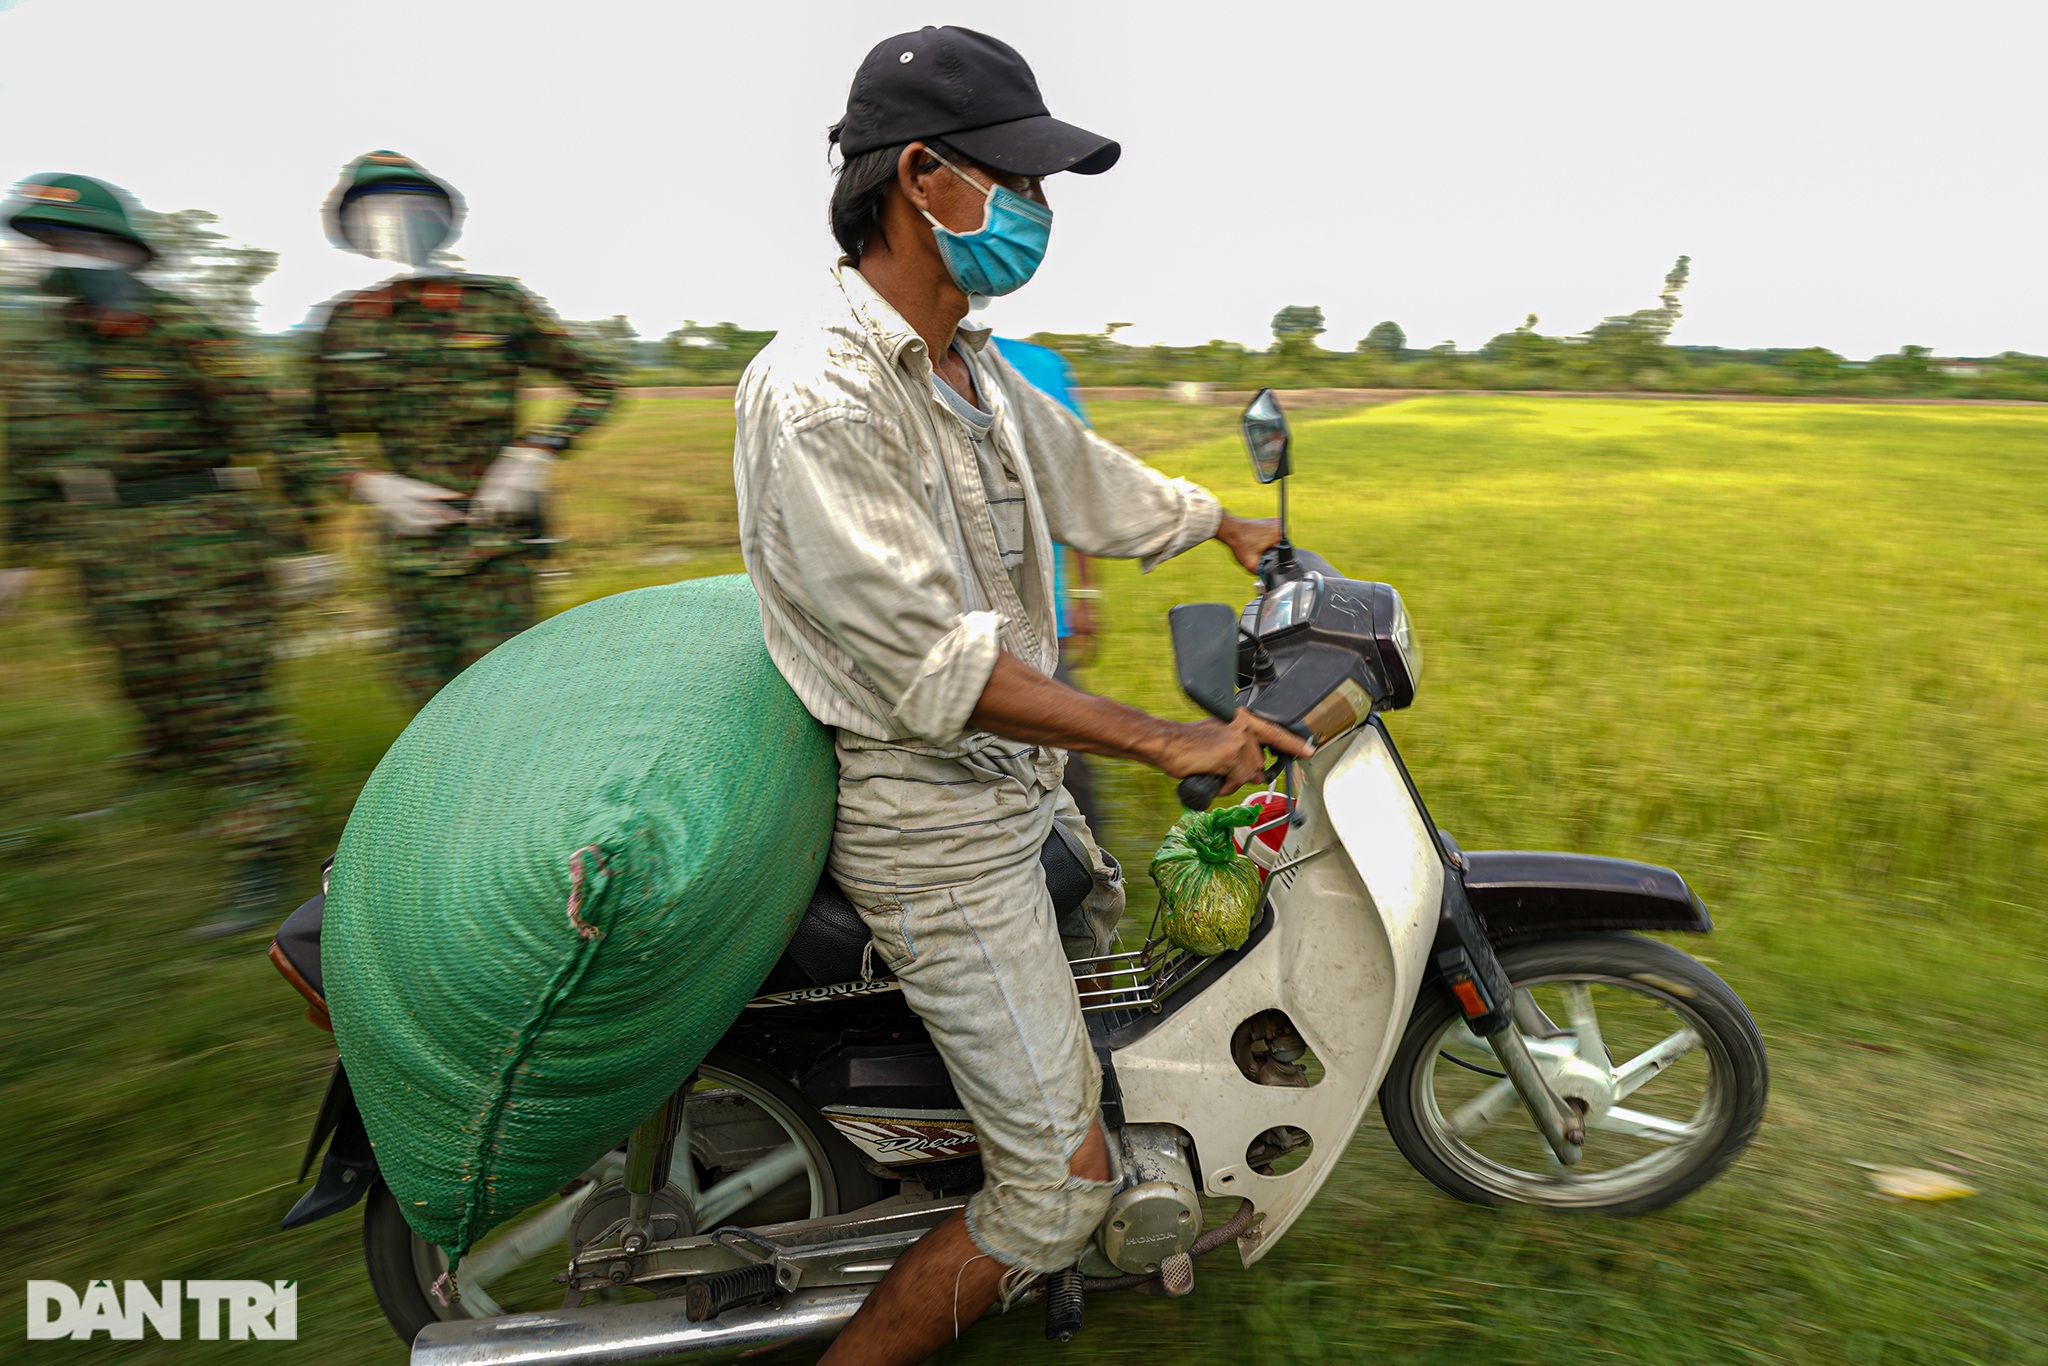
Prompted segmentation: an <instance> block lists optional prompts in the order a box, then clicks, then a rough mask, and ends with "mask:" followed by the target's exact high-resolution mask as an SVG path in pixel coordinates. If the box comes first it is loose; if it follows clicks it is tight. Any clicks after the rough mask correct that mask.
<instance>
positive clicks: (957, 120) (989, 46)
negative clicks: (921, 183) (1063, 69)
mask: <svg viewBox="0 0 2048 1366" xmlns="http://www.w3.org/2000/svg"><path fill="white" fill-rule="evenodd" d="M834 131H835V133H836V136H837V138H838V142H839V151H840V154H841V155H843V156H849V157H854V156H859V155H860V154H861V153H863V152H873V151H876V150H879V149H880V148H883V147H897V146H901V145H902V144H903V143H906V142H921V141H924V140H926V139H929V138H943V139H944V140H945V142H946V145H947V146H949V147H952V148H955V149H957V150H958V151H959V152H961V153H962V154H963V155H965V156H969V157H972V158H973V159H974V160H976V161H978V162H980V163H981V164H982V165H984V166H993V167H994V168H995V169H997V170H999V171H1008V172H1010V173H1011V174H1012V175H1028V176H1041V175H1051V174H1052V173H1053V172H1055V171H1073V172H1074V173H1076V174H1077V175H1099V174H1100V173H1102V172H1103V171H1106V170H1108V169H1109V168H1110V167H1112V166H1114V165H1116V159H1117V158H1118V157H1119V156H1121V155H1122V154H1123V148H1121V147H1119V146H1118V145H1117V144H1116V143H1114V142H1112V141H1110V140H1109V139H1108V138H1106V137H1103V136H1102V135H1101V134H1099V133H1091V132H1089V131H1087V130H1086V129H1084V128H1076V127H1074V125H1073V124H1071V123H1061V122H1060V121H1059V120H1058V119H1056V118H1054V117H1053V116H1052V115H1051V114H1049V113H1047V112H1046V108H1045V99H1044V97H1043V96H1041V95H1040V94H1039V93H1038V79H1037V78H1036V77H1035V76H1033V75H1032V74H1031V67H1030V65H1029V64H1028V63H1026V62H1025V60H1024V58H1023V57H1022V56H1021V55H1019V53H1018V51H1017V49H1016V48H1013V47H1011V46H1010V45H1009V44H1008V43H1005V42H1002V41H1001V40H999V39H996V38H991V37H989V36H988V35H987V34H986V33H976V32H975V31H974V30H973V29H967V28H953V27H951V26H950V25H949V26H947V27H945V28H934V27H932V26H931V25H929V24H927V25H926V26H925V27H923V28H921V29H919V30H918V31H917V32H915V33H900V34H898V35H897V36H896V37H894V38H890V39H888V40H887V41H885V42H881V43H877V44H876V45H875V48H874V50H873V51H872V52H870V53H868V55H867V59H866V60H865V61H863V62H862V63H861V64H860V70H858V71H856V72H854V73H853V88H852V89H851V90H849V91H847V92H846V117H845V118H844V119H842V120H840V123H839V126H838V128H837V129H836V130H834Z"/></svg>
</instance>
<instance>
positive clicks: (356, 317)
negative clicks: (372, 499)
mask: <svg viewBox="0 0 2048 1366" xmlns="http://www.w3.org/2000/svg"><path fill="white" fill-rule="evenodd" d="M525 370H542V371H546V372H548V373H550V374H552V375H554V376H555V377H556V378H557V379H560V380H562V381H563V382H564V383H566V384H568V385H569V386H570V387H571V388H573V389H574V390H575V391H576V394H577V398H576V401H575V403H574V404H573V405H572V406H571V407H570V409H569V411H568V413H566V414H565V415H564V416H563V417H562V419H561V421H559V422H557V423H554V424H552V425H551V426H547V427H542V428H539V429H537V430H535V431H532V432H526V433H522V432H521V431H520V430H519V413H518V406H519V379H520V374H521V372H522V371H525ZM613 392H614V385H613V381H612V377H611V376H610V375H609V374H607V373H606V372H605V370H604V367H603V366H601V365H600V364H599V363H598V362H597V360H596V359H595V358H594V357H592V356H591V355H590V354H589V353H588V352H586V351H585V350H584V349H583V348H582V347H581V346H579V345H577V344H576V342H575V341H574V340H573V339H571V338H570V336H569V334H568V331H567V329H565V328H564V327H563V326H562V324H561V323H560V322H558V321H557V320H556V319H555V316H554V315H553V314H552V313H550V312H549V311H548V308H547V306H546V305H545V304H543V303H541V301H540V300H538V299H536V298H534V297H533V296H532V295H531V294H528V293H527V292H526V291H525V290H524V289H523V288H521V287H520V286H519V284H518V283H517V282H516V281H513V280H506V279H498V278H493V277H490V276H467V275H463V276H448V275H439V276H425V277H413V278H410V279H404V280H398V281H394V282H392V283H390V284H387V285H382V286H380V287H378V288H376V289H366V290H363V291H361V292H359V293H355V294H346V295H343V296H342V297H341V298H339V299H337V300H335V301H334V303H333V304H331V305H329V308H328V312H327V317H326V319H325V321H324V323H323V325H322V326H321V329H320V341H319V349H318V351H317V352H316V353H315V357H314V361H313V407H314V412H313V415H312V431H313V435H314V436H315V437H316V438H325V439H331V438H333V437H335V436H337V435H338V434H340V433H342V432H373V433H375V434H376V436H377V441H378V444H379V445H380V446H381V447H382V448H383V453H384V459H385V460H386V461H387V462H388V463H389V465H390V467H391V468H392V470H394V471H396V472H397V473H399V474H404V475H410V476H412V477H413V478H415V479H426V480H430V481H432V482H434V483H436V484H440V485H443V486H444V487H447V488H451V489H454V490H455V491H456V492H458V493H461V494H465V495H467V494H469V493H472V492H474V491H475V489H476V486H477V483H478V481H479V480H481V479H482V478H483V473H484V470H485V468H486V467H487V466H488V465H489V464H490V463H491V461H492V459H493V458H495V457H496V456H497V454H498V452H499V451H500V450H502V449H504V448H505V447H506V446H509V445H511V444H512V443H513V442H514V441H515V440H517V439H519V438H520V437H521V436H522V435H524V436H529V437H535V436H537V437H543V438H547V439H549V440H550V441H552V442H558V443H561V444H567V443H568V442H569V441H571V440H573V439H574V438H575V437H576V436H577V435H579V434H580V433H582V432H583V431H584V430H585V429H586V428H588V427H590V426H592V425H594V424H595V423H597V422H598V421H599V420H600V419H602V418H603V417H604V415H605V412H606V411H607V410H608V409H609V408H610V407H611V403H612V395H613Z"/></svg>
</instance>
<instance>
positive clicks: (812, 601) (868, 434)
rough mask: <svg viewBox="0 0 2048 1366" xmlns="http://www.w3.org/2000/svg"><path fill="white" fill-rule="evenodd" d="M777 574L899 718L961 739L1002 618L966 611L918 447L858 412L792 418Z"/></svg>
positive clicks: (781, 479) (780, 479)
mask: <svg viewBox="0 0 2048 1366" xmlns="http://www.w3.org/2000/svg"><path fill="white" fill-rule="evenodd" d="M770 493H771V496H772V498H773V499H774V513H773V516H774V517H775V519H776V520H777V521H778V522H779V523H780V528H779V529H780V532H781V534H780V535H779V536H777V537H776V538H775V540H776V542H777V545H776V558H778V559H780V560H782V561H783V563H782V564H781V565H780V566H778V567H777V568H776V572H775V577H776V579H777V581H778V582H779V583H780V584H781V585H782V587H783V588H784V590H785V591H786V592H788V593H789V596H790V598H791V600H792V602H794V604H795V605H796V606H797V607H799V608H800V609H801V610H802V611H803V612H804V614H805V615H806V616H808V617H809V618H810V619H811V620H812V621H813V622H815V623H816V624H817V626H818V627H819V628H820V629H821V630H822V631H823V632H824V633H825V635H826V636H828V637H829V638H830V639H831V641H832V642H833V644H835V645H837V646H838V647H839V649H841V650H842V651H844V652H845V654H846V655H847V657H848V658H849V659H850V660H852V662H853V664H854V666H855V667H856V668H858V669H859V670H860V672H861V674H862V675H863V677H864V679H865V681H866V682H867V683H868V684H869V686H871V687H872V688H873V689H874V691H875V692H876V693H877V694H878V695H879V696H880V697H881V698H882V699H883V701H884V702H886V703H887V704H888V705H889V707H890V708H891V709H892V710H891V718H892V720H893V721H894V722H895V724H896V725H897V726H898V727H900V728H901V729H902V730H904V731H906V732H908V733H909V734H911V735H913V736H916V737H917V738H918V739H920V740H924V741H926V742H928V743H930V744H934V745H950V744H954V743H956V742H957V741H958V740H959V739H960V737H961V736H962V735H963V734H964V733H965V732H966V730H967V718H968V717H969V716H970V715H971V714H972V713H973V711H974V708H975V705H976V703H978V702H979V701H980V700H981V694H982V690H983V689H984V688H986V687H987V686H988V679H989V675H990V673H992V672H993V671H994V669H995V664H996V652H997V650H998V649H999V648H1000V645H999V642H998V632H999V630H1000V628H1001V626H1002V624H1003V620H1002V618H1001V617H1000V616H999V615H998V614H996V613H994V612H962V611H961V610H960V607H959V604H960V602H961V601H962V595H961V592H960V585H959V583H958V582H957V579H956V572H955V569H954V565H953V558H952V555H951V554H950V552H949V549H948V547H947V546H946V544H945V542H944V540H943V539H942V537H941V535H940V532H939V528H938V525H937V523H936V521H935V519H934V518H933V517H932V514H931V508H930V498H929V495H928V493H927V491H926V489H925V488H924V487H923V483H922V480H921V478H920V477H919V474H918V467H917V462H916V460H915V457H914V455H913V452H912V451H911V449H910V447H909V445H908V443H906V442H905V441H904V440H903V439H902V437H901V435H900V433H898V432H896V431H894V430H893V429H892V427H891V424H889V423H887V422H885V421H878V420H876V419H875V418H874V416H873V415H872V414H871V413H869V412H867V411H865V410H862V409H858V408H830V409H826V410H823V411H819V412H813V413H809V414H806V415H804V416H803V417H802V418H800V419H798V420H796V421H794V422H790V423H787V424H786V425H785V426H784V427H783V429H782V432H781V434H780V436H779V437H778V439H777V440H776V444H775V451H774V454H773V459H772V465H771V479H770Z"/></svg>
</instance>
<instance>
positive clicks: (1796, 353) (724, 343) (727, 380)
mask: <svg viewBox="0 0 2048 1366" xmlns="http://www.w3.org/2000/svg"><path fill="white" fill-rule="evenodd" d="M142 218H143V221H142V222H141V223H140V224H138V226H140V227H141V228H142V230H143V231H144V232H145V233H147V234H148V235H149V237H150V239H151V240H152V241H153V242H155V243H156V244H157V246H158V248H159V252H160V255H159V258H158V260H157V261H156V262H154V263H152V265H151V267H150V268H149V274H150V275H151V276H152V277H153V278H154V279H155V280H156V282H157V283H159V284H160V285H162V286H163V287H165V288H167V289H171V290H173V291H175V292H177V293H179V294H182V295H184V296H186V297H188V298H190V299H192V300H193V301H194V302H196V303H198V304H199V305H200V306H201V307H203V308H206V309H207V310H208V311H209V312H211V313H212V314H213V315H214V316H215V318H216V319H218V320H219V321H220V322H221V323H222V325H224V326H227V327H231V328H234V329H236V330H238V331H242V332H246V333H251V334H254V318H255V289H256V287H257V286H258V285H259V284H261V283H262V281H263V280H264V279H266V278H268V276H269V275H270V273H271V272H272V271H273V270H274V269H276V266H277V254H276V253H275V252H272V251H266V250H264V249H262V248H260V247H251V246H246V245H241V244H237V243H234V242H232V241H230V240H229V239H228V238H227V237H225V236H224V235H223V234H221V233H219V232H216V231H214V229H213V226H212V225H213V224H214V223H215V222H216V221H218V220H217V219H216V218H215V216H214V215H213V214H211V213H208V212H206V211H205V210H202V209H182V210H179V211H177V212H175V213H149V212H146V211H145V212H144V214H143V216H142ZM1691 275H1692V261H1691V258H1690V257H1685V256H1681V257H1679V258H1678V260H1677V261H1676V262H1675V263H1674V264H1673V265H1672V268H1671V270H1670V271H1669V272H1667V273H1666V275H1665V276H1664V281H1663V285H1662V287H1661V288H1660V289H1659V290H1658V293H1657V303H1656V305H1655V306H1654V307H1647V308H1640V309H1636V310H1634V311H1633V312H1629V313H1620V314H1615V315H1612V316H1610V317H1606V318H1603V319H1601V320H1600V321H1599V322H1598V323H1596V324H1595V325H1594V326H1592V327H1591V328H1589V329H1587V330H1586V331H1584V332H1582V333H1576V334H1572V335H1564V336H1552V335H1546V334H1544V333H1543V332H1541V331H1539V330H1538V319H1537V317H1536V315H1535V314H1533V313H1532V314H1530V315H1528V317H1527V318H1526V319H1524V321H1523V323H1522V325H1521V326H1520V327H1517V328H1514V329H1513V330H1511V331H1507V332H1502V333H1500V334H1499V335H1497V336H1495V337H1492V338H1490V339H1489V340H1488V341H1487V342H1486V343H1485V344H1484V345H1483V346H1481V347H1479V348H1478V349H1477V350H1476V351H1467V350H1460V349H1459V348H1458V347H1457V346H1456V344H1455V343H1452V342H1448V341H1446V342H1439V343H1437V344H1436V345H1434V346H1429V347H1422V348H1418V347H1414V346H1411V345H1410V344H1409V339H1408V336H1407V333H1406V332H1405V331H1404V330H1403V329H1402V328H1401V326H1400V324H1399V323H1397V322H1394V321H1392V320H1391V319H1390V320H1387V321H1384V322H1380V323H1376V324H1374V326H1373V327H1372V328H1371V329H1370V330H1368V331H1367V332H1366V334H1365V335H1364V336H1363V337H1360V338H1359V339H1358V340H1357V342H1356V343H1354V344H1353V346H1352V348H1351V349H1350V350H1348V351H1340V350H1336V349H1333V348H1331V347H1329V346H1326V345H1325V344H1324V341H1323V338H1325V337H1326V336H1327V335H1328V328H1327V327H1326V326H1325V320H1324V316H1323V310H1322V309H1321V308H1320V307H1318V306H1316V305H1313V304H1290V305H1288V306H1287V307H1285V308H1282V309H1281V310H1280V311H1279V312H1277V313H1275V314H1274V315H1273V320H1272V334H1273V338H1272V342H1271V343H1270V344H1269V345H1268V346H1265V347H1263V348H1260V347H1249V346H1245V345H1243V344H1242V343H1239V342H1234V341H1223V340H1213V341H1207V342H1203V343H1201V344H1200V345H1196V346H1165V345H1159V346H1133V345H1130V344H1128V343H1126V342H1123V341H1120V340H1118V337H1117V334H1118V333H1119V332H1121V331H1123V330H1124V329H1125V328H1127V327H1129V326H1130V325H1131V324H1129V323H1127V322H1112V323H1107V324H1105V325H1104V326H1103V328H1102V330H1101V331H1099V332H1092V333H1060V332H1039V333H1034V334H1032V336H1031V337H1030V340H1032V341H1035V342H1038V343H1040V344H1041V345H1044V346H1048V347H1051V348H1052V349H1053V350H1055V351H1057V352H1059V353H1060V354H1061V355H1063V356H1065V357H1066V358H1067V360H1068V361H1069V362H1070V363H1071V364H1072V365H1073V367H1074V373H1075V376H1076V378H1077V379H1078V380H1079V381H1080V383H1081V384H1083V385H1087V386H1137V387H1161V386H1165V385H1170V384H1179V383H1197V384H1209V385H1214V386H1217V387H1219V388H1225V389H1252V388H1258V387H1260V386H1262V385H1271V386H1273V387H1274V388H1331V389H1354V388H1357V389H1507V390H1544V389H1563V390H1602V391H1651V392H1657V391H1668V392H1676V393H1731V394H1743V393H1746V394H1764V395H1786V396H1800V395H1841V396H1845V397H1857V396H1862V397H1885V396H1937V395H1940V396H1951V397H1958V398H2019V399H2040V400H2048V357H2042V356H2033V355H2026V354H2022V353H2020V352H2016V351H2006V352H2002V353H2000V354H1999V355H1996V356H1980V357H1941V356H1936V355H1934V354H1933V353H1932V351H1930V349H1929V348H1927V347H1924V346H1912V345H1908V346H1901V347H1900V348H1899V349H1898V350H1897V351H1895V352H1892V353H1890V354H1888V355H1883V356H1876V357H1872V358H1870V359H1868V360H1861V361H1859V360H1852V359H1850V358H1848V357H1845V356H1841V355H1838V354H1836V353H1835V352H1833V351H1830V350H1827V349H1826V348H1825V347H1819V346H1808V347H1783V348H1767V349H1739V348H1728V347H1712V346H1674V345H1672V343H1671V331H1672V328H1673V327H1674V326H1675V325H1676V324H1677V322H1678V320H1679V318H1680V316H1681V314H1682V299H1683V295H1684V291H1685V286H1686V284H1687V282H1688V281H1689V280H1690V278H1691ZM568 326H569V328H570V329H571V331H573V332H574V333H575V334H576V335H577V336H579V337H581V338H582V339H583V340H584V341H585V342H586V343H587V344H588V345H589V346H590V347H591V348H592V349H594V350H596V351H597V352H598V353H599V354H600V355H601V356H603V357H604V358H605V359H606V360H607V361H608V362H610V363H611V364H612V366H613V367H614V368H615V369H616V370H617V371H618V372H619V373H620V374H621V375H622V376H623V377H624V378H625V379H626V381H627V382H628V383H632V384H643V385H661V384H673V385H724V384H733V383H736V382H737V381H738V380H739V377H740V373H741V372H742V371H743V370H745V369H746V366H747V363H748V362H749V361H751V360H752V359H753V358H754V355H755V353H756V352H758V351H759V350H760V349H761V348H762V347H764V346H766V345H767V344H768V342H769V340H770V339H771V338H772V337H774V335H775V334H774V332H773V331H772V330H760V329H751V328H745V327H741V326H739V325H737V324H735V323H730V322H717V323H697V322H686V323H684V324H683V326H681V327H678V328H676V329H674V330H673V331H671V332H669V333H668V334H667V335H665V336H662V337H660V338H646V337H642V336H641V335H640V334H639V332H638V330H637V329H636V328H634V326H633V324H632V323H631V321H630V320H628V319H627V318H626V317H625V316H623V315H616V316H613V317H610V318H603V319H594V320H590V321H571V322H569V323H568ZM258 339H259V340H260V341H262V342H264V343H266V345H267V349H268V350H269V351H270V352H271V354H272V355H273V356H274V358H275V360H276V364H277V366H278V368H279V370H280V372H281V376H280V377H281V378H287V379H289V378H290V376H289V373H288V372H290V371H294V370H297V369H298V368H299V366H300V365H302V364H303V362H304V359H305V358H304V356H303V355H302V354H301V353H302V352H303V350H304V347H305V344H306V343H307V342H308V340H309V339H308V338H306V337H305V336H304V335H303V329H297V328H295V329H292V330H291V331H288V332H283V333H273V334H269V335H267V336H259V337H258Z"/></svg>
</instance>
